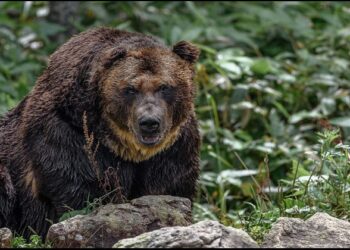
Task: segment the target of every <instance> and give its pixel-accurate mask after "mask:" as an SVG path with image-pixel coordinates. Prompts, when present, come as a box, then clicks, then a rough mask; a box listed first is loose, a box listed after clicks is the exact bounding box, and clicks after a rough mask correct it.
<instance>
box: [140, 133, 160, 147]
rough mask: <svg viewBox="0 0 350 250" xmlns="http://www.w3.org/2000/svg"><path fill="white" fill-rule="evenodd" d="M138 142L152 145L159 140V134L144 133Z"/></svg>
mask: <svg viewBox="0 0 350 250" xmlns="http://www.w3.org/2000/svg"><path fill="white" fill-rule="evenodd" d="M139 138H140V142H141V143H142V144H144V145H146V146H153V145H155V144H157V143H158V142H159V141H160V138H161V136H160V134H144V135H141V136H140V137H139Z"/></svg>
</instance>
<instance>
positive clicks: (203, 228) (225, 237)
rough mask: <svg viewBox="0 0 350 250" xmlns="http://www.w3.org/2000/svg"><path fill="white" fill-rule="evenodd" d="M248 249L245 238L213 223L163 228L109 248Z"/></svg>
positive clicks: (237, 231)
mask: <svg viewBox="0 0 350 250" xmlns="http://www.w3.org/2000/svg"><path fill="white" fill-rule="evenodd" d="M190 247H191V248H211V247H215V248H252V247H258V245H257V244H256V242H255V241H254V240H252V239H251V238H250V237H249V235H248V234H247V233H246V232H244V231H242V230H240V229H235V228H232V227H225V226H223V225H221V224H220V223H219V222H217V221H210V220H206V221H201V222H198V223H196V224H193V225H191V226H188V227H180V226H176V227H166V228H162V229H158V230H155V231H152V232H149V233H144V234H141V235H139V236H137V237H135V238H130V239H124V240H121V241H119V242H117V243H116V244H115V245H114V246H113V248H190Z"/></svg>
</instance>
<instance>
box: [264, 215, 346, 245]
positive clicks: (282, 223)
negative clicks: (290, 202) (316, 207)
mask: <svg viewBox="0 0 350 250" xmlns="http://www.w3.org/2000/svg"><path fill="white" fill-rule="evenodd" d="M262 247H276V248H282V247H288V248H289V247H294V248H300V247H303V248H304V247H305V248H340V247H341V248H343V247H350V223H349V222H347V221H344V220H340V219H337V218H334V217H332V216H330V215H328V214H326V213H316V214H315V215H313V216H312V217H311V218H309V219H308V220H306V221H303V220H301V219H296V218H285V217H281V218H279V219H278V220H277V221H276V223H275V224H274V225H273V226H272V228H271V230H270V232H269V233H268V234H267V235H266V236H265V240H264V242H263V244H262Z"/></svg>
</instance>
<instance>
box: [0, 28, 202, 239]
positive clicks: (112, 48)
mask: <svg viewBox="0 0 350 250" xmlns="http://www.w3.org/2000/svg"><path fill="white" fill-rule="evenodd" d="M198 56H199V50H198V48H197V47H195V46H194V45H192V44H191V43H189V42H185V41H181V42H179V43H177V44H175V45H174V46H173V47H172V48H168V47H166V46H165V45H164V44H163V43H162V42H160V41H159V40H158V39H156V38H154V37H152V36H148V35H144V34H140V33H132V32H126V31H120V30H115V29H112V28H105V27H102V28H95V29H92V30H89V31H86V32H83V33H81V34H79V35H77V36H74V37H73V38H71V39H70V40H69V41H68V42H66V43H65V44H64V45H62V46H61V47H60V48H59V49H58V50H57V51H56V52H55V53H53V54H52V55H51V57H50V60H49V65H48V67H47V68H46V70H45V71H44V73H43V74H42V75H41V76H40V77H39V78H38V80H37V82H36V85H35V86H34V88H33V89H32V91H31V92H30V93H29V94H28V95H27V96H26V97H25V98H24V100H22V101H21V102H20V103H19V105H18V106H17V107H15V108H14V109H12V110H11V111H10V112H8V113H7V114H6V115H5V116H4V117H3V118H1V120H0V227H3V226H6V227H9V228H11V229H13V230H15V231H16V232H17V233H19V234H21V235H24V236H26V237H28V235H29V234H30V233H31V232H32V231H33V230H34V231H35V232H36V233H38V234H40V235H42V236H43V237H44V236H45V235H46V233H47V230H48V227H49V226H50V225H51V224H52V223H55V222H57V221H58V220H59V218H60V216H61V215H62V214H63V213H64V212H66V211H67V209H81V208H83V207H84V206H86V202H87V201H93V199H94V198H98V197H103V196H104V195H106V191H111V192H110V194H109V195H111V194H112V193H113V192H115V193H117V194H118V195H119V196H117V197H119V198H126V199H133V198H135V197H139V196H143V195H174V196H181V197H187V198H190V199H192V198H193V197H194V195H195V190H196V181H197V179H198V175H199V145H200V136H199V131H198V126H197V121H196V117H195V112H194V103H193V101H194V96H195V85H194V83H193V77H194V73H195V70H194V63H195V62H196V60H197V59H198ZM112 177H113V178H112ZM111 197H112V196H111ZM110 201H114V202H117V201H118V199H115V196H114V198H110V199H109V200H107V202H110ZM119 201H120V200H119ZM29 229H30V230H29Z"/></svg>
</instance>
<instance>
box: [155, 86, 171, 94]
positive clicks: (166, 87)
mask: <svg viewBox="0 0 350 250" xmlns="http://www.w3.org/2000/svg"><path fill="white" fill-rule="evenodd" d="M169 90H171V87H170V86H169V85H167V84H162V85H161V86H160V87H159V88H158V90H157V91H159V92H161V93H167V92H169Z"/></svg>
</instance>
